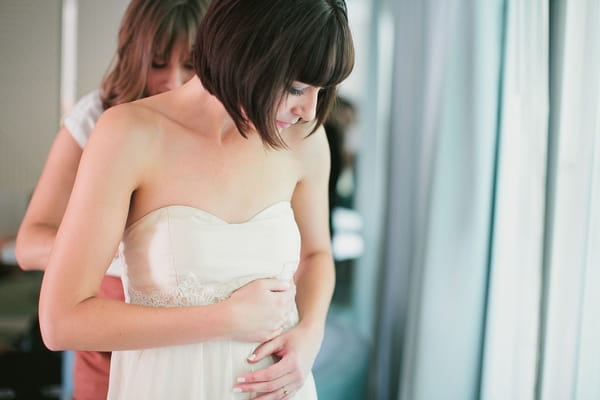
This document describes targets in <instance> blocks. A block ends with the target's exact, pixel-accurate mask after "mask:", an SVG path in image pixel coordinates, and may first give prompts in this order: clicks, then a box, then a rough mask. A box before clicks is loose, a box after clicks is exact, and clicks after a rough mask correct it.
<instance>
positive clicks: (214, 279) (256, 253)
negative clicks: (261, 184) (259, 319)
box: [108, 201, 317, 400]
mask: <svg viewBox="0 0 600 400" xmlns="http://www.w3.org/2000/svg"><path fill="white" fill-rule="evenodd" d="M123 244H124V248H123V254H124V259H125V271H124V275H123V285H124V287H125V296H126V301H127V302H129V303H135V304H143V305H147V306H152V307H181V306H184V307H185V306H193V305H205V304H210V303H215V302H219V301H222V300H224V299H226V298H227V297H228V296H229V295H230V294H231V293H232V292H233V291H234V290H236V289H238V288H240V287H241V286H243V285H245V284H246V283H248V282H250V281H252V280H255V279H259V278H267V277H268V278H271V277H279V278H284V279H288V278H290V277H291V276H292V275H293V273H294V272H295V271H296V268H297V266H298V261H299V255H300V234H299V232H298V227H297V225H296V222H295V219H294V215H293V212H292V208H291V206H290V203H289V202H288V201H282V202H278V203H275V204H273V205H271V206H270V207H268V208H266V209H264V210H263V211H261V212H260V213H258V214H256V215H255V216H254V217H252V218H251V219H250V220H248V221H246V222H243V223H239V224H230V223H227V222H225V221H223V220H222V219H220V218H218V217H216V216H214V215H212V214H210V213H208V212H206V211H203V210H200V209H197V208H194V207H188V206H178V205H174V206H167V207H163V208H160V209H158V210H155V211H152V212H151V213H149V214H147V215H146V216H144V217H142V218H141V219H140V220H138V221H137V222H135V223H134V224H132V225H131V226H129V227H128V228H127V230H126V231H125V234H124V237H123ZM248 318H252V316H251V315H249V316H248ZM297 321H298V313H297V310H293V311H292V312H291V313H290V317H289V323H288V325H289V327H292V326H293V325H294V324H296V323H297ZM148 334H149V335H151V334H152V332H148ZM258 345H259V343H247V342H236V341H210V342H202V343H197V344H190V345H182V346H168V347H160V348H151V349H145V350H129V351H115V352H113V354H112V360H111V369H110V384H109V393H108V398H109V399H115V400H117V399H118V400H135V399H144V400H152V399H157V400H158V399H160V400H168V399H173V400H186V399H194V400H225V399H231V400H245V399H251V398H253V397H255V396H256V395H255V394H248V393H233V392H232V388H233V385H234V384H235V383H236V379H237V377H238V376H240V375H242V374H244V373H248V372H251V371H255V370H258V369H262V368H265V367H267V366H269V365H271V364H273V363H274V360H273V359H271V358H268V359H265V360H262V361H261V362H260V363H257V364H249V363H248V362H247V361H246V358H247V357H248V356H249V355H250V354H252V352H253V351H254V349H255V348H256V347H257V346H258ZM316 398H317V395H316V390H315V386H314V381H313V378H312V376H310V377H309V378H308V379H307V380H306V383H305V384H304V386H303V387H302V389H301V390H300V391H298V392H297V394H296V396H295V397H294V400H314V399H316Z"/></svg>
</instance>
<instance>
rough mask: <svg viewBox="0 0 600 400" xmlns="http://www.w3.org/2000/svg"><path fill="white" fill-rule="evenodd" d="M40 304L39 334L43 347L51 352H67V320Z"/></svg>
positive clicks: (68, 340) (68, 338)
mask: <svg viewBox="0 0 600 400" xmlns="http://www.w3.org/2000/svg"><path fill="white" fill-rule="evenodd" d="M49 308H50V307H45V306H44V304H43V303H42V302H40V307H39V319H40V333H41V335H42V341H43V342H44V345H45V346H46V347H47V348H48V349H49V350H51V351H62V350H69V343H70V335H69V328H68V323H67V322H66V321H67V318H65V316H64V315H60V313H57V312H50V311H49Z"/></svg>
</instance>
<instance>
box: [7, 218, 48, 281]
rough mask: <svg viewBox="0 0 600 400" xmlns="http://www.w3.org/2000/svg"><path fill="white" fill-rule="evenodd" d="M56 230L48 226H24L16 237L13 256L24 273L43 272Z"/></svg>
mask: <svg viewBox="0 0 600 400" xmlns="http://www.w3.org/2000/svg"><path fill="white" fill-rule="evenodd" d="M56 231H57V228H56V227H53V226H49V225H42V224H36V225H25V226H22V227H21V229H19V234H18V235H17V240H16V246H15V256H16V258H17V263H18V264H19V267H21V269H23V270H25V271H31V270H40V271H44V270H45V269H46V266H47V265H48V260H49V259H50V252H51V251H52V246H53V245H54V239H55V238H56Z"/></svg>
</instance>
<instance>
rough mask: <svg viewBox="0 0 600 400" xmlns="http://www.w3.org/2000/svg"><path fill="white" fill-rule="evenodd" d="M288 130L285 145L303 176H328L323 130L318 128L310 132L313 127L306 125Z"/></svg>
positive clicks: (325, 138) (327, 158)
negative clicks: (301, 170) (299, 165)
mask: <svg viewBox="0 0 600 400" xmlns="http://www.w3.org/2000/svg"><path fill="white" fill-rule="evenodd" d="M289 129H290V131H289V132H288V134H289V136H288V137H289V140H287V143H288V144H289V147H290V150H291V151H292V152H293V154H294V156H295V157H296V158H297V159H298V161H299V162H300V164H301V166H302V169H303V171H304V174H303V175H304V176H306V175H313V174H319V175H320V174H328V173H329V163H330V155H329V144H328V141H327V135H326V134H325V128H323V126H320V127H318V128H317V129H316V130H315V131H314V132H312V130H313V129H314V125H313V124H309V123H306V124H298V125H295V126H293V127H290V128H289ZM311 132H312V133H311Z"/></svg>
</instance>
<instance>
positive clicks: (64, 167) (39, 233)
mask: <svg viewBox="0 0 600 400" xmlns="http://www.w3.org/2000/svg"><path fill="white" fill-rule="evenodd" d="M81 153H82V150H81V147H79V145H78V144H77V142H75V140H74V139H73V137H72V136H71V134H70V132H69V131H68V129H67V128H65V127H62V128H61V129H60V130H59V131H58V134H57V135H56V139H55V140H54V144H53V145H52V148H51V149H50V153H49V154H48V159H47V160H46V164H45V166H44V169H43V171H42V175H41V176H40V180H39V182H38V184H37V187H36V189H35V192H34V193H33V196H32V198H31V201H30V203H29V207H28V208H27V212H26V214H25V217H24V218H23V222H22V223H21V226H20V228H19V233H18V234H17V242H16V248H15V254H16V257H17V262H18V264H19V266H20V267H21V268H22V269H23V270H44V269H46V265H47V264H48V259H49V258H50V251H51V250H52V246H53V245H54V239H55V237H56V232H57V231H58V226H59V225H60V222H61V220H62V218H63V215H64V213H65V209H66V208H67V202H68V201H69V196H70V195H71V190H72V189H73V183H74V182H75V174H76V173H77V167H78V166H79V160H80V158H81Z"/></svg>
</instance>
